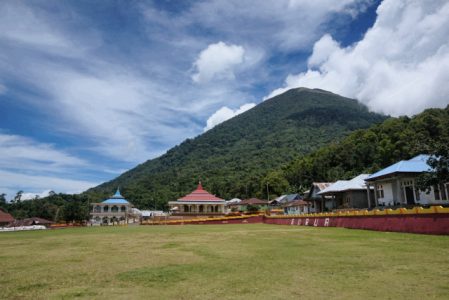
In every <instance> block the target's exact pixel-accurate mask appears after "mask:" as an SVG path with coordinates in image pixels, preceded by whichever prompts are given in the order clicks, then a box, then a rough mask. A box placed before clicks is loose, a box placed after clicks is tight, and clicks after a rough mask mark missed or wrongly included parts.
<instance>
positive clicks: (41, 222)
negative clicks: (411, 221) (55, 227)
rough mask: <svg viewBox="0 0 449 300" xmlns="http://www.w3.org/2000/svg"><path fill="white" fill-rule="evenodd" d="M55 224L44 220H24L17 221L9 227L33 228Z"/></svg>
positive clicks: (35, 218)
mask: <svg viewBox="0 0 449 300" xmlns="http://www.w3.org/2000/svg"><path fill="white" fill-rule="evenodd" d="M53 223H54V222H52V221H49V220H46V219H42V218H37V217H33V218H27V219H23V220H15V221H14V222H11V223H9V225H8V227H19V226H32V225H50V224H53Z"/></svg>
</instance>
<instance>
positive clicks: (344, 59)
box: [268, 0, 449, 116]
mask: <svg viewBox="0 0 449 300" xmlns="http://www.w3.org/2000/svg"><path fill="white" fill-rule="evenodd" d="M377 14H378V16H377V19H376V22H375V24H374V26H373V27H372V28H371V29H370V30H369V31H368V32H367V33H366V34H365V36H364V37H363V39H362V40H361V41H359V42H358V43H356V44H355V45H352V46H350V47H347V48H342V47H340V46H338V44H337V42H336V41H334V40H333V39H331V38H330V36H329V35H325V36H323V38H322V39H320V40H319V41H318V42H317V43H316V44H315V47H314V52H313V54H312V56H311V57H310V59H309V66H310V67H317V68H316V69H309V70H308V71H306V72H303V73H300V74H296V75H289V76H288V77H287V79H286V81H285V85H284V87H282V88H279V89H277V90H274V91H273V92H272V93H271V94H270V95H269V96H268V97H273V96H275V95H278V94H280V93H282V92H284V91H286V90H288V89H290V88H295V87H300V86H304V87H309V88H321V89H326V90H330V91H332V92H335V93H338V94H341V95H344V96H347V97H354V98H357V99H359V100H360V101H362V102H363V103H365V104H367V105H368V106H369V107H370V108H371V109H372V110H374V111H378V112H383V113H387V114H391V115H396V116H397V115H401V114H408V115H411V114H415V113H418V112H420V111H422V110H423V109H425V108H427V107H444V106H445V105H447V104H448V102H449V100H448V97H449V85H447V82H449V39H448V38H447V37H448V36H449V3H448V2H447V1H431V2H430V1H413V0H409V1H407V0H402V1H398V0H385V1H384V2H382V4H381V5H380V6H379V7H378V10H377Z"/></svg>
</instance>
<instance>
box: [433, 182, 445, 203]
mask: <svg viewBox="0 0 449 300" xmlns="http://www.w3.org/2000/svg"><path fill="white" fill-rule="evenodd" d="M433 193H434V195H435V200H449V199H448V184H447V183H446V184H438V185H434V186H433Z"/></svg>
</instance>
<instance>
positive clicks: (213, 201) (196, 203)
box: [168, 182, 226, 216]
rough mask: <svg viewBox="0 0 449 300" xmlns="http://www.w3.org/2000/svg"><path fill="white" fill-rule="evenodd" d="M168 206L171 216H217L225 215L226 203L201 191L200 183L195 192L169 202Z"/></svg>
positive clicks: (203, 190)
mask: <svg viewBox="0 0 449 300" xmlns="http://www.w3.org/2000/svg"><path fill="white" fill-rule="evenodd" d="M168 205H169V207H170V212H171V213H172V215H178V216H219V215H224V214H225V205H226V201H225V200H224V199H221V198H218V197H216V196H215V195H212V194H210V193H209V192H208V191H206V190H205V189H203V186H202V185H201V182H200V183H199V184H198V187H197V188H196V190H194V191H193V192H191V193H190V194H188V195H186V196H184V197H182V198H179V199H178V200H177V201H169V202H168Z"/></svg>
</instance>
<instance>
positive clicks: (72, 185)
mask: <svg viewBox="0 0 449 300" xmlns="http://www.w3.org/2000/svg"><path fill="white" fill-rule="evenodd" d="M0 178H2V181H1V182H0V193H6V194H7V199H11V198H13V197H14V195H15V193H16V192H17V191H19V190H23V191H24V192H25V195H28V196H29V195H32V196H33V198H34V195H36V194H41V193H43V192H44V191H48V190H53V191H55V192H57V193H58V192H64V193H71V194H72V193H81V192H83V191H85V190H87V189H89V188H91V187H94V186H96V185H98V184H99V183H98V182H90V181H85V180H73V179H64V178H59V177H54V176H46V175H27V174H20V173H15V172H9V171H3V170H0Z"/></svg>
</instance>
